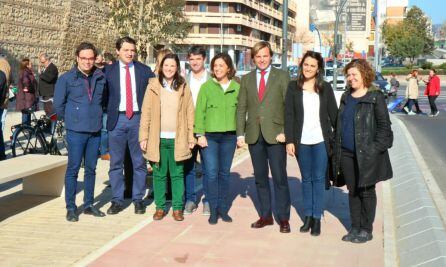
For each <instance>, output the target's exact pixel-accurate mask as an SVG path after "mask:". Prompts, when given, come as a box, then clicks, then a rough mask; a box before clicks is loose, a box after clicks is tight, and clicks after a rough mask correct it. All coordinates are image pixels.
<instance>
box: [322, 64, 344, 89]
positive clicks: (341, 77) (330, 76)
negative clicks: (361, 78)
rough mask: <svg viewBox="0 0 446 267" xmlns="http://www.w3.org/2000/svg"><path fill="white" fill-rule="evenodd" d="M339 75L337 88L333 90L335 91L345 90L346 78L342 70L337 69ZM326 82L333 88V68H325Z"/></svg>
mask: <svg viewBox="0 0 446 267" xmlns="http://www.w3.org/2000/svg"><path fill="white" fill-rule="evenodd" d="M337 72H338V75H337V79H336V81H337V82H336V88H333V89H335V90H342V91H343V90H345V86H346V83H345V76H344V74H343V73H342V69H337ZM325 81H326V82H328V83H330V84H331V85H332V86H333V68H330V67H326V68H325Z"/></svg>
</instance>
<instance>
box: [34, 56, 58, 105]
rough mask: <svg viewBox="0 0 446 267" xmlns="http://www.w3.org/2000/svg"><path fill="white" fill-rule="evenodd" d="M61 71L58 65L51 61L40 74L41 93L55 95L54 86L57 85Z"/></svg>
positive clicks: (41, 94)
mask: <svg viewBox="0 0 446 267" xmlns="http://www.w3.org/2000/svg"><path fill="white" fill-rule="evenodd" d="M58 75H59V71H58V70H57V67H56V65H54V64H53V63H50V64H49V65H48V67H47V68H46V69H45V71H44V72H42V73H41V74H40V76H39V95H40V96H48V97H52V96H53V95H54V86H56V81H57V77H58Z"/></svg>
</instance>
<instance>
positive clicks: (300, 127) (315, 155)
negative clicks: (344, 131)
mask: <svg viewBox="0 0 446 267" xmlns="http://www.w3.org/2000/svg"><path fill="white" fill-rule="evenodd" d="M285 99H286V100H285V136H286V143H287V145H286V149H287V153H288V154H289V155H291V156H295V157H296V158H297V161H298V163H299V168H300V172H301V175H302V193H303V203H304V215H305V219H304V224H303V226H302V227H301V228H300V231H301V232H308V231H309V230H310V228H311V235H314V236H318V235H319V234H320V231H321V224H320V223H321V221H320V220H321V216H322V213H323V206H324V190H325V185H326V179H327V170H328V162H329V158H330V155H331V154H332V144H331V142H330V140H333V131H332V129H333V128H334V127H335V125H336V116H337V111H338V108H337V105H336V99H335V96H334V93H333V89H332V88H331V85H330V84H329V83H327V82H325V81H324V61H323V59H322V56H321V54H320V53H317V52H313V51H308V52H307V53H306V54H305V55H304V57H303V59H302V61H301V64H300V66H299V74H298V78H297V81H291V82H290V83H289V85H288V91H287V95H286V98H285Z"/></svg>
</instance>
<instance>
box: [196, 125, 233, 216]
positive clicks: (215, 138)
mask: <svg viewBox="0 0 446 267" xmlns="http://www.w3.org/2000/svg"><path fill="white" fill-rule="evenodd" d="M206 139H207V142H208V146H207V147H205V148H203V149H202V151H203V159H204V165H205V166H206V178H207V183H208V195H207V199H208V200H209V205H210V208H211V210H213V211H217V210H218V211H219V212H221V213H227V212H228V209H229V203H228V193H229V176H230V171H231V165H232V159H233V158H234V152H235V147H236V143H237V137H236V135H235V133H233V132H228V133H207V134H206Z"/></svg>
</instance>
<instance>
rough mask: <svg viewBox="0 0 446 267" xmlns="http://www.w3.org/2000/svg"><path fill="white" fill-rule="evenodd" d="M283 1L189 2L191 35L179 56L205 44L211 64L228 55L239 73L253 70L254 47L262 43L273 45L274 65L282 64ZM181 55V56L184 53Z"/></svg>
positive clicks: (292, 3)
mask: <svg viewBox="0 0 446 267" xmlns="http://www.w3.org/2000/svg"><path fill="white" fill-rule="evenodd" d="M282 10H283V0H260V1H259V0H256V1H255V0H222V1H220V0H218V1H217V0H195V1H186V8H185V14H186V17H187V18H188V20H189V22H191V23H192V25H193V26H192V28H191V32H190V33H189V35H188V37H187V38H186V39H184V40H183V41H182V42H181V43H180V44H177V45H178V46H179V47H180V54H181V55H182V57H183V58H182V59H183V60H185V52H186V51H187V49H188V48H189V47H190V46H191V45H203V46H204V47H205V48H206V50H207V51H208V62H209V61H210V59H212V57H213V56H214V55H215V54H217V53H219V52H222V51H223V52H227V53H228V54H229V55H230V56H231V57H232V59H233V61H234V63H235V64H236V67H237V69H238V70H250V69H251V67H252V64H251V47H252V46H253V45H254V44H255V43H257V42H259V41H261V40H263V41H268V42H270V43H271V45H272V49H273V51H274V56H273V62H277V63H280V62H281V53H282V23H283V18H282V17H283V14H282ZM296 10H297V4H296V0H289V1H288V29H289V32H288V48H289V49H288V51H289V52H288V54H289V57H291V46H292V45H291V44H292V41H291V40H293V39H294V34H295V31H296V19H295V17H296ZM181 52H182V53H181Z"/></svg>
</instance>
